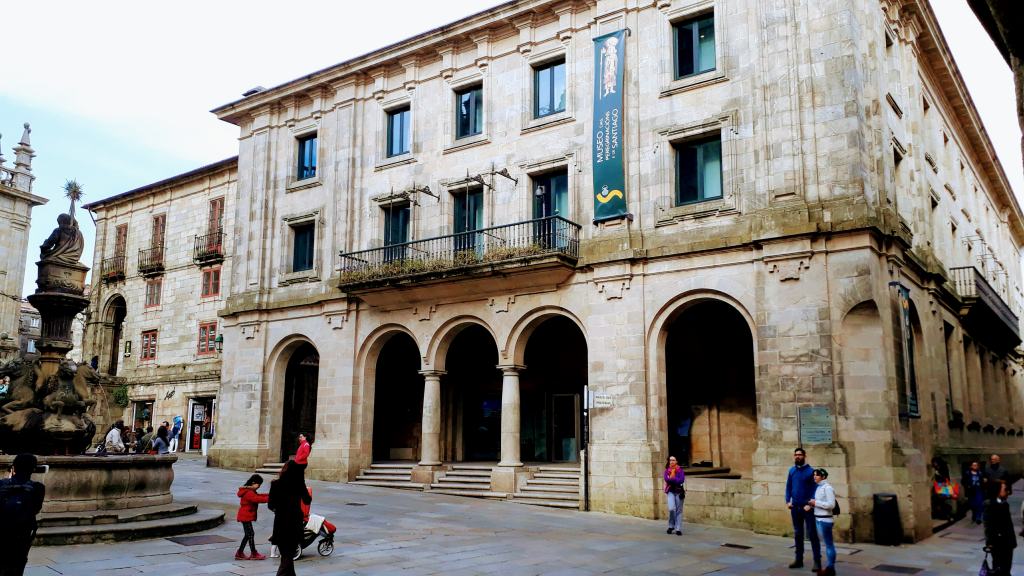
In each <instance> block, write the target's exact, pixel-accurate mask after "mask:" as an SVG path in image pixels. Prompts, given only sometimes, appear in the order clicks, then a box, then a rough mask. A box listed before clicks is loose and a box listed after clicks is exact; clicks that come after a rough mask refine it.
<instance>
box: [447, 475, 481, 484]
mask: <svg viewBox="0 0 1024 576" xmlns="http://www.w3.org/2000/svg"><path fill="white" fill-rule="evenodd" d="M442 480H443V481H445V482H471V483H473V484H490V483H491V477H490V476H463V475H461V474H452V473H448V474H445V475H444V476H441V477H440V478H438V481H439V482H440V481H442Z"/></svg>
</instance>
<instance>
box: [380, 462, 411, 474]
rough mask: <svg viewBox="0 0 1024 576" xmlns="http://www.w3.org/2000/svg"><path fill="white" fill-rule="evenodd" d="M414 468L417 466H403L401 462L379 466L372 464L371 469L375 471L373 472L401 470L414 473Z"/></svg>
mask: <svg viewBox="0 0 1024 576" xmlns="http://www.w3.org/2000/svg"><path fill="white" fill-rule="evenodd" d="M414 466H416V465H415V464H402V463H401V462H395V463H382V464H377V463H374V464H370V468H371V469H373V470H387V469H401V470H408V471H410V472H412V469H413V467H414Z"/></svg>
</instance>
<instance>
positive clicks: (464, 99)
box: [456, 92, 472, 138]
mask: <svg viewBox="0 0 1024 576" xmlns="http://www.w3.org/2000/svg"><path fill="white" fill-rule="evenodd" d="M470 96H471V93H470V92H463V93H461V94H459V95H458V107H459V110H458V114H457V116H458V130H457V132H456V137H457V138H462V137H463V136H468V135H469V134H470V133H471V129H470V114H471V113H472V110H470Z"/></svg>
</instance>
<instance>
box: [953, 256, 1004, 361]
mask: <svg viewBox="0 0 1024 576" xmlns="http://www.w3.org/2000/svg"><path fill="white" fill-rule="evenodd" d="M949 271H950V273H951V274H952V275H953V287H954V288H955V289H956V292H957V294H959V295H960V297H961V298H962V299H963V300H964V309H963V310H962V312H961V314H962V315H964V316H968V317H969V319H970V320H971V321H972V323H973V324H974V326H975V328H976V330H975V332H976V334H978V335H979V337H980V335H982V334H984V335H985V336H986V337H987V336H992V337H998V336H1000V335H1002V336H1005V339H1003V343H1004V344H1006V345H1009V346H1010V347H1011V348H1012V347H1013V346H1016V345H1017V344H1019V343H1020V321H1019V319H1018V318H1017V315H1016V314H1014V313H1013V311H1012V310H1011V309H1010V306H1009V305H1008V304H1007V302H1006V301H1005V300H1003V298H1002V297H1001V296H1000V295H999V293H998V292H997V291H996V290H995V289H994V288H992V285H991V284H989V283H988V280H986V279H985V276H984V275H983V274H982V273H981V272H979V271H978V269H977V268H975V267H974V266H963V267H959V268H950V269H949ZM979 302H981V303H982V304H983V307H981V308H979V307H978V303H979ZM982 308H983V309H984V312H983V313H979V312H982Z"/></svg>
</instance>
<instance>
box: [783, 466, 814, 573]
mask: <svg viewBox="0 0 1024 576" xmlns="http://www.w3.org/2000/svg"><path fill="white" fill-rule="evenodd" d="M806 460H807V453H806V452H804V449H803V448H797V449H796V450H794V451H793V465H792V466H791V467H790V468H789V475H788V476H787V477H786V506H787V507H788V508H789V513H790V515H791V516H792V518H793V539H794V540H796V560H794V561H793V563H792V564H790V565H789V567H790V568H794V569H795V568H803V567H804V531H805V530H806V533H807V535H808V536H810V538H811V556H812V557H813V558H814V570H815V571H819V570H821V546H820V545H819V544H818V529H817V526H816V525H815V523H814V512H813V511H811V512H805V511H804V505H805V504H807V501H808V500H810V499H812V498H814V490H815V488H817V485H816V484H815V483H814V468H812V467H811V466H809V465H808V464H807V462H806Z"/></svg>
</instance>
